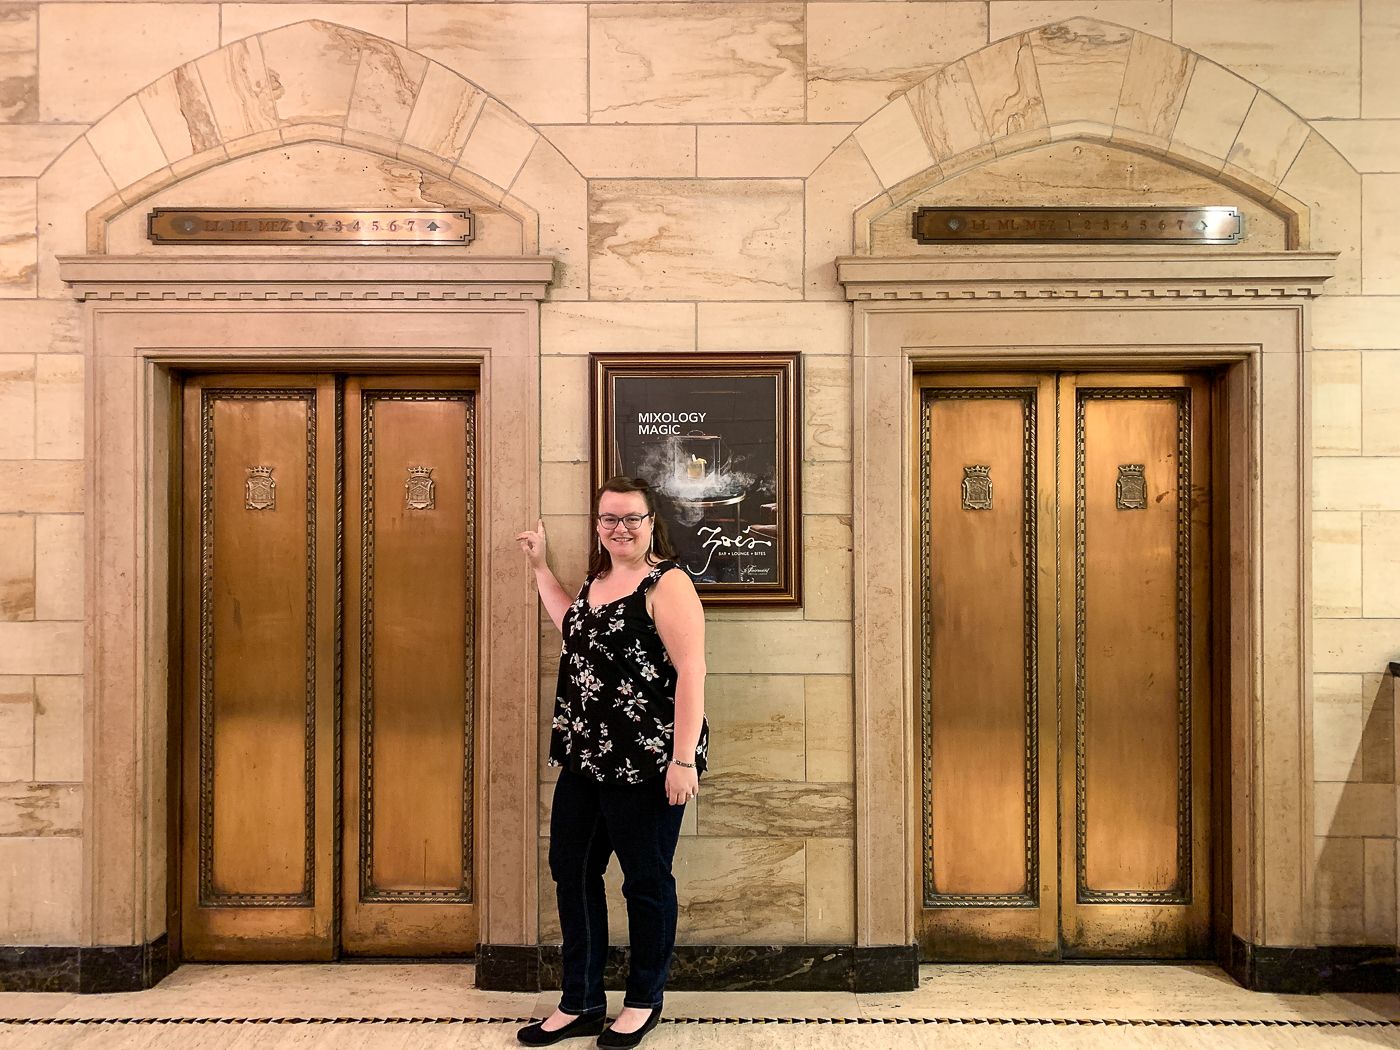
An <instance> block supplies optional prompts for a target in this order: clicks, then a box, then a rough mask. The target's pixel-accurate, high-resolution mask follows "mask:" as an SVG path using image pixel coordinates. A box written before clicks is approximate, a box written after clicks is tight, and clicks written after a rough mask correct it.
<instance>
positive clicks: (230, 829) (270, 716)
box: [181, 376, 335, 959]
mask: <svg viewBox="0 0 1400 1050" xmlns="http://www.w3.org/2000/svg"><path fill="white" fill-rule="evenodd" d="M184 418H185V438H184V453H185V454H184V496H185V501H184V513H185V519H186V526H187V527H186V529H185V536H184V552H183V560H184V565H185V581H184V588H185V594H186V596H187V600H186V603H185V616H184V637H185V654H184V656H185V658H184V669H185V675H184V690H185V697H186V706H185V714H184V745H183V751H184V758H183V768H184V778H183V779H184V793H183V802H182V808H183V828H184V834H183V850H182V868H183V872H184V878H183V887H182V902H181V911H182V915H183V923H182V929H183V938H184V951H185V954H186V955H187V956H189V957H190V958H202V959H239V958H243V957H244V955H245V952H246V950H247V945H248V944H249V943H252V942H256V943H257V944H258V945H259V946H260V948H259V951H260V953H261V955H262V957H265V958H268V959H280V958H289V959H328V958H331V957H332V954H333V950H334V948H333V942H332V935H331V932H332V921H331V920H332V900H331V897H332V895H331V892H330V887H331V865H330V864H329V863H328V861H329V859H330V847H331V842H332V835H333V824H332V775H333V771H334V761H333V754H334V741H333V736H332V730H333V706H334V694H333V682H334V658H335V646H334V638H335V635H334V631H335V613H334V565H335V515H334V502H335V458H334V449H335V439H334V419H335V411H334V383H333V381H332V380H331V379H330V378H329V377H325V376H306V377H299V378H297V379H294V380H288V379H286V378H283V377H257V376H250V377H240V378H234V379H230V380H225V381H220V380H219V379H217V378H208V379H205V378H201V379H196V380H192V381H191V382H190V383H189V384H188V385H187V387H186V389H185V408H184Z"/></svg>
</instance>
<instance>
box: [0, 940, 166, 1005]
mask: <svg viewBox="0 0 1400 1050" xmlns="http://www.w3.org/2000/svg"><path fill="white" fill-rule="evenodd" d="M172 969H174V967H173V966H172V965H171V959H170V950H169V944H168V942H167V940H166V937H165V934H161V935H160V936H159V937H158V938H156V939H155V940H154V941H152V942H151V943H150V944H130V945H122V946H117V947H87V948H83V947H66V946H64V947H49V946H36V947H27V946H13V947H0V991H6V992H79V993H83V994H102V993H104V992H139V991H141V990H142V989H145V988H152V987H154V986H155V985H157V984H159V983H160V982H161V980H162V979H164V977H165V976H166V974H168V973H170V971H171V970H172Z"/></svg>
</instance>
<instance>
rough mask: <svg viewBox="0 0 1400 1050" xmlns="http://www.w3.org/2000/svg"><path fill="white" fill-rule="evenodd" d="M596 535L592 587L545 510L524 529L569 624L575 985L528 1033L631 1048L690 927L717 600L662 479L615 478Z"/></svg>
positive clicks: (568, 985)
mask: <svg viewBox="0 0 1400 1050" xmlns="http://www.w3.org/2000/svg"><path fill="white" fill-rule="evenodd" d="M594 510H595V516H596V526H597V533H598V545H597V547H596V549H595V550H594V551H593V553H592V555H591V557H590V558H589V563H588V579H587V580H585V581H584V584H583V588H582V590H580V591H579V593H578V597H577V598H574V599H570V597H569V595H568V593H567V592H566V591H565V590H564V588H563V587H561V586H560V585H559V581H558V580H556V579H555V578H554V574H553V573H552V572H550V570H549V566H548V564H546V561H545V553H546V551H545V535H544V522H542V521H541V522H540V523H539V524H538V526H537V527H536V529H535V531H533V532H522V533H521V534H520V536H519V537H518V538H519V541H520V548H521V550H523V551H524V552H525V554H526V556H527V557H528V558H529V560H530V567H531V568H532V569H534V570H535V582H536V584H537V585H538V587H539V591H540V600H541V601H543V602H544V607H545V609H546V610H548V612H549V615H550V618H551V619H552V620H553V621H554V623H555V625H556V626H557V627H558V628H559V630H560V633H562V634H563V636H564V648H563V652H562V654H561V656H560V662H559V686H558V689H557V691H556V694H555V700H554V726H553V730H552V735H551V737H550V744H549V764H550V765H552V766H561V767H562V768H561V769H560V772H559V780H558V782H557V783H556V784H555V787H554V811H553V815H552V816H551V818H550V825H549V835H550V839H549V870H550V874H551V875H553V877H554V884H555V888H556V890H557V894H558V899H559V927H560V930H561V931H562V932H563V937H564V946H563V966H564V969H563V982H562V983H563V995H562V996H561V997H560V1000H559V1008H558V1009H557V1010H555V1011H554V1013H552V1014H551V1015H550V1016H549V1017H547V1018H546V1019H545V1020H544V1021H543V1022H541V1023H540V1024H533V1025H530V1026H529V1027H527V1028H522V1029H521V1030H520V1031H519V1032H518V1033H517V1038H518V1039H519V1040H520V1042H522V1043H525V1044H526V1045H527V1046H548V1045H550V1044H551V1043H556V1042H558V1041H559V1040H561V1039H567V1038H570V1037H572V1036H583V1035H588V1036H592V1035H596V1036H598V1045H599V1046H600V1047H632V1046H636V1045H637V1044H638V1043H640V1042H641V1041H642V1038H643V1037H644V1036H645V1035H646V1034H647V1033H648V1032H649V1031H651V1030H652V1029H653V1028H654V1027H656V1023H657V1021H658V1020H660V1018H661V1004H662V995H663V993H664V991H665V988H666V972H667V970H668V969H669V968H670V963H671V950H672V948H673V947H674V945H675V940H676V880H675V879H674V878H673V877H672V875H671V860H672V857H674V855H675V852H676V839H677V837H678V836H679V835H680V828H681V817H682V815H683V814H684V813H685V804H686V803H687V802H688V801H689V800H691V799H693V798H694V797H695V796H696V794H698V792H699V786H698V785H699V776H700V774H701V773H703V772H704V771H705V753H706V750H707V746H708V743H707V737H708V727H707V726H706V724H705V613H704V610H703V609H702V608H701V606H700V598H699V596H698V595H697V594H696V593H695V587H694V585H693V584H692V583H691V582H690V577H689V576H688V575H686V573H685V572H684V571H683V570H682V569H680V568H679V567H678V566H677V565H676V563H675V562H674V561H673V560H671V559H673V558H674V557H675V553H676V552H675V549H674V548H673V547H672V546H671V541H670V539H669V538H668V537H667V535H666V525H665V522H663V521H661V520H660V519H659V518H658V517H657V515H656V499H655V497H654V496H653V495H652V491H651V487H650V486H649V485H648V484H647V483H646V482H645V481H642V480H640V479H636V480H634V479H632V478H625V477H617V478H613V479H612V480H610V481H608V482H606V483H605V484H604V485H603V487H602V488H601V489H600V490H599V491H598V498H597V500H596V501H595V503H594ZM613 853H616V854H617V859H618V862H619V863H620V864H621V865H622V877H623V882H622V893H623V896H624V897H626V898H627V924H628V930H629V931H630V934H631V942H632V960H631V961H632V965H631V970H630V972H629V973H628V975H627V995H626V998H625V999H623V1008H622V1010H621V1012H619V1013H618V1015H617V1017H616V1018H615V1019H614V1021H613V1023H612V1025H611V1026H610V1027H607V1028H606V1029H605V1028H604V1025H605V1022H606V1014H607V1005H608V1003H607V998H606V997H605V996H604V994H603V964H604V963H605V962H606V961H607V955H608V908H607V898H606V896H605V894H604V890H603V872H604V871H605V870H607V866H608V859H609V857H610V856H611V855H612V854H613Z"/></svg>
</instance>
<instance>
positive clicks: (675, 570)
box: [648, 561, 696, 594]
mask: <svg viewBox="0 0 1400 1050" xmlns="http://www.w3.org/2000/svg"><path fill="white" fill-rule="evenodd" d="M648 578H649V579H651V580H653V581H655V582H654V583H653V587H654V588H655V591H656V593H657V594H695V593H696V592H695V584H694V583H692V582H691V580H690V573H688V572H686V571H685V570H684V569H682V568H681V567H680V565H678V564H677V563H676V562H673V561H663V562H660V563H658V564H657V565H656V567H655V568H653V569H652V570H651V573H650V574H649V577H648Z"/></svg>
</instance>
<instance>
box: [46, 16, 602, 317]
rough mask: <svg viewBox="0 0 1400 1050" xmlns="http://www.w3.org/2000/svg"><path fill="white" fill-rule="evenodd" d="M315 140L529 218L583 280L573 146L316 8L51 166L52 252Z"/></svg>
mask: <svg viewBox="0 0 1400 1050" xmlns="http://www.w3.org/2000/svg"><path fill="white" fill-rule="evenodd" d="M301 143H325V144H329V145H338V146H343V147H347V148H350V149H353V150H358V151H361V152H364V153H367V154H370V155H373V156H375V157H380V158H388V159H392V160H397V161H401V162H403V163H404V164H407V165H411V166H412V167H413V168H415V169H417V170H419V171H421V172H423V173H424V174H425V175H426V176H428V177H430V178H433V179H440V180H442V181H443V182H444V183H446V184H450V185H451V186H453V187H456V188H458V189H459V190H462V191H465V192H466V194H467V195H469V196H471V197H475V198H479V199H480V200H482V201H484V202H486V203H488V204H489V205H491V206H493V207H497V208H500V209H501V210H502V211H503V212H505V213H507V214H508V215H510V216H511V217H512V218H514V219H515V220H516V221H518V222H519V223H520V224H521V227H522V230H523V234H522V244H521V250H522V252H524V253H526V254H532V253H536V252H544V253H546V254H552V255H555V256H556V257H557V258H559V260H560V262H561V268H560V275H559V276H560V280H559V283H558V284H557V285H556V288H555V294H556V295H558V294H561V293H562V294H563V296H564V297H566V298H567V297H570V293H571V292H572V294H573V295H579V294H583V286H582V281H581V278H580V279H579V280H578V281H571V280H569V279H568V277H567V276H566V275H567V272H568V270H569V259H570V257H571V256H577V257H578V258H579V260H580V261H581V258H582V255H583V253H584V251H585V244H584V243H583V239H582V236H581V234H579V235H578V236H571V231H575V230H582V229H583V228H585V227H586V222H583V221H582V216H583V210H584V208H585V207H586V191H585V183H584V180H583V177H582V176H581V175H580V174H579V173H578V172H577V171H576V170H575V169H574V168H573V166H572V165H571V164H570V163H569V162H568V161H567V160H566V159H565V158H564V157H563V155H562V154H560V153H559V152H558V151H557V150H556V149H555V148H554V147H553V146H552V145H551V144H550V143H549V142H548V141H547V140H546V139H545V138H544V137H543V136H541V135H540V134H539V132H538V131H536V130H535V128H534V127H533V126H532V125H531V124H530V123H529V122H528V121H526V120H524V119H523V118H521V117H520V116H518V115H517V114H516V113H514V112H513V111H512V110H511V109H510V108H508V107H507V106H505V105H504V104H502V103H501V102H500V101H498V100H497V99H496V98H494V97H493V96H491V95H490V94H489V93H488V92H486V91H484V90H483V89H482V88H480V87H479V86H477V85H476V84H473V83H472V82H471V81H470V80H467V79H466V78H465V77H462V76H461V75H460V74H458V73H456V72H454V71H452V70H450V69H448V68H447V67H445V66H443V65H441V64H440V63H438V62H434V61H433V60H431V59H429V58H427V57H425V56H423V55H420V54H418V53H417V52H414V51H411V50H409V49H407V48H405V47H402V46H400V45H398V44H395V43H393V42H391V41H389V40H385V39H383V38H381V37H377V36H375V35H373V34H371V33H367V32H364V31H362V30H359V29H353V28H350V27H348V26H343V25H338V24H335V23H331V22H325V21H321V20H314V19H313V20H308V21H303V22H297V23H293V24H291V25H286V26H281V27H278V28H276V29H272V30H269V31H268V32H265V33H260V34H255V35H253V36H249V37H245V38H243V39H241V40H236V41H233V42H231V43H229V44H226V45H224V46H223V47H221V48H219V49H218V50H217V51H213V52H210V53H209V54H207V55H204V56H202V57H201V58H198V59H195V60H193V61H191V62H187V63H185V64H184V65H182V66H180V67H178V68H176V69H174V70H172V71H171V72H169V73H167V74H165V75H164V76H162V77H160V78H159V79H157V80H155V81H154V82H152V83H151V84H149V85H147V86H146V87H144V88H142V89H141V90H140V91H138V92H136V93H135V94H134V95H131V96H130V97H128V98H127V99H125V100H124V101H123V102H121V103H120V104H118V105H117V106H116V107H115V108H113V109H112V110H111V111H110V112H108V113H107V114H106V115H105V116H103V117H102V119H101V120H99V121H98V122H97V123H96V124H95V125H94V126H93V127H91V128H89V129H88V131H87V132H86V133H84V134H83V135H82V136H80V137H79V138H78V139H77V140H76V141H75V142H74V143H73V144H72V145H71V146H70V147H69V148H68V149H67V150H66V151H65V153H64V154H63V155H62V156H61V157H60V158H59V159H58V160H57V161H55V162H54V164H53V165H52V166H51V167H50V168H49V170H48V171H47V172H46V173H45V174H44V176H43V177H42V178H41V180H40V190H39V194H40V209H41V215H40V223H41V226H47V227H48V229H49V230H50V231H51V234H50V237H49V241H50V246H49V250H48V251H47V252H46V253H43V254H46V255H47V256H48V258H49V259H50V260H51V259H52V258H53V256H55V255H63V254H77V253H87V254H102V253H104V252H106V251H107V250H108V248H107V228H108V224H109V223H110V222H111V221H112V220H113V219H115V218H116V217H117V216H120V215H121V214H122V213H124V212H126V211H128V210H129V209H131V208H133V207H135V206H136V205H138V204H139V203H140V202H142V201H145V200H147V199H149V198H150V197H152V196H153V195H155V194H158V193H160V192H162V191H164V190H166V189H168V188H170V187H172V186H175V185H177V184H179V183H181V182H183V181H184V180H186V179H190V178H192V177H194V176H197V175H200V174H202V173H204V172H208V171H210V170H212V169H214V168H217V167H219V166H222V165H225V164H228V163H230V162H233V161H237V160H239V159H242V158H247V157H250V156H254V155H256V154H259V153H263V152H266V151H269V150H275V149H281V148H285V147H288V146H295V145H298V144H301ZM46 184H47V185H46ZM532 202H543V203H540V204H538V205H537V204H535V203H532ZM444 203H446V202H444ZM46 204H49V207H48V209H47V214H45V210H46V209H45V205H46ZM75 205H76V206H77V207H76V208H75ZM84 205H86V207H84ZM80 216H81V219H80V218H79V217H80ZM582 269H583V267H582V266H581V265H580V266H579V267H578V270H579V271H582ZM575 285H577V287H574V286H575Z"/></svg>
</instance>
